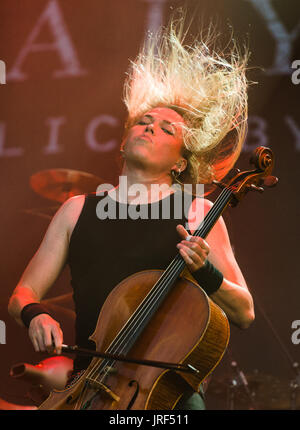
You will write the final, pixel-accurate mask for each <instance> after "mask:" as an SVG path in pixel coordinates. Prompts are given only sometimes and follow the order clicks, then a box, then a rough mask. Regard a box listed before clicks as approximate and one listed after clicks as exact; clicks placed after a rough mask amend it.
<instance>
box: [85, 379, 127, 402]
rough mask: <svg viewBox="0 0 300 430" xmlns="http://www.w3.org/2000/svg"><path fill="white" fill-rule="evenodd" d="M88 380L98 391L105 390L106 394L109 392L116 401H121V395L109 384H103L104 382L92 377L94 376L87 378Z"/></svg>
mask: <svg viewBox="0 0 300 430" xmlns="http://www.w3.org/2000/svg"><path fill="white" fill-rule="evenodd" d="M86 381H87V382H88V384H89V385H90V386H91V387H92V388H94V389H96V390H98V391H103V392H104V393H105V394H107V395H108V396H109V397H111V398H112V399H113V400H114V401H116V402H119V401H120V397H119V396H118V395H117V394H115V393H114V392H113V391H112V390H111V389H110V388H109V387H108V386H107V385H105V384H103V383H102V382H99V381H97V380H96V379H92V378H86Z"/></svg>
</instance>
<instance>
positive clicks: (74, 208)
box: [52, 195, 85, 238]
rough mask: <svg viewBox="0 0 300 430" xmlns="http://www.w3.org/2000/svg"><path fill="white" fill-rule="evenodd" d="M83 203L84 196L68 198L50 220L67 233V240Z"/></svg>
mask: <svg viewBox="0 0 300 430" xmlns="http://www.w3.org/2000/svg"><path fill="white" fill-rule="evenodd" d="M84 202H85V195H78V196H74V197H70V198H69V199H68V200H66V201H65V202H64V203H63V204H62V205H61V207H60V208H59V210H58V211H57V212H56V214H55V216H54V218H53V220H52V222H53V223H54V224H57V225H58V227H59V228H61V229H63V230H64V231H66V232H67V235H68V237H69V238H70V237H71V234H72V231H73V229H74V227H75V225H76V223H77V221H78V218H79V216H80V214H81V211H82V208H83V205H84Z"/></svg>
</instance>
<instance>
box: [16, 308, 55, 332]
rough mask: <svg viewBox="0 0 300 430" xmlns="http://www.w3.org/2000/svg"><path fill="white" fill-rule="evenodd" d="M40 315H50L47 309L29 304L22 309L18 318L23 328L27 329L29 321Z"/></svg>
mask: <svg viewBox="0 0 300 430" xmlns="http://www.w3.org/2000/svg"><path fill="white" fill-rule="evenodd" d="M40 314H48V315H50V314H49V311H48V310H47V308H46V307H45V306H44V305H41V303H29V304H28V305H26V306H24V308H23V309H22V311H21V315H20V317H21V320H22V321H23V323H24V325H25V327H27V328H28V327H29V324H30V321H31V320H32V319H33V318H34V317H36V316H37V315H40Z"/></svg>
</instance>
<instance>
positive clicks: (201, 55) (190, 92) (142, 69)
mask: <svg viewBox="0 0 300 430" xmlns="http://www.w3.org/2000/svg"><path fill="white" fill-rule="evenodd" d="M186 35H187V32H184V17H183V16H181V17H180V18H179V19H177V20H176V19H175V18H172V19H171V21H170V23H169V25H168V27H167V28H162V29H161V30H160V31H159V32H158V33H157V34H155V35H154V34H151V33H149V34H148V37H147V38H146V41H145V43H144V45H143V47H142V49H141V51H140V53H139V54H138V56H137V58H136V59H135V60H134V61H131V65H130V68H129V70H128V73H127V77H126V80H125V85H124V97H123V99H124V103H125V105H126V107H127V110H128V118H127V121H126V124H125V133H126V130H128V129H129V128H130V127H131V126H132V125H133V124H135V123H136V122H137V121H138V119H139V118H140V117H141V116H142V115H143V114H144V113H145V112H147V111H149V110H151V109H153V108H155V107H167V108H170V109H173V110H175V111H176V112H178V113H179V114H180V115H181V116H182V118H183V120H184V126H183V144H184V145H183V146H184V150H183V154H184V156H185V157H186V159H187V161H188V164H187V168H186V169H185V170H184V171H183V172H182V173H181V175H180V183H192V184H196V183H203V184H210V183H211V182H212V181H213V180H214V179H216V180H220V179H222V178H223V177H224V176H226V174H227V173H228V171H229V170H230V169H231V168H232V167H233V165H234V164H235V162H236V160H237V158H238V157H239V155H240V152H241V149H242V145H243V142H244V140H245V136H246V132H247V117H248V104H247V88H248V82H247V79H246V73H245V72H246V63H247V60H248V58H247V54H244V55H242V54H241V53H240V52H239V49H238V48H237V46H236V43H235V42H234V41H232V42H231V45H232V46H231V47H230V48H229V52H228V53H227V54H224V53H223V52H222V53H220V52H218V51H217V50H216V49H215V48H214V40H215V38H214V36H212V34H211V31H209V33H208V36H206V37H205V38H203V37H201V36H199V35H198V36H197V37H194V38H193V40H192V42H190V43H188V44H186V43H185V39H186Z"/></svg>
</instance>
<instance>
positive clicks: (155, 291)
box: [92, 189, 231, 374]
mask: <svg viewBox="0 0 300 430" xmlns="http://www.w3.org/2000/svg"><path fill="white" fill-rule="evenodd" d="M224 191H225V192H224V193H223V195H222V193H221V195H222V196H221V195H220V197H219V198H218V200H217V202H216V203H215V204H214V206H213V208H215V210H214V211H212V210H211V211H210V212H209V213H208V215H207V218H206V220H205V221H206V224H207V223H210V220H211V219H212V218H213V217H214V216H215V212H216V211H217V210H218V209H219V206H222V205H223V203H224V202H225V201H226V199H227V198H228V197H229V195H230V192H231V191H230V190H228V189H225V190H224ZM228 191H229V193H228ZM213 208H212V209H213ZM202 227H203V226H202ZM199 230H201V229H199V228H198V234H194V235H195V236H197V235H200V234H201V231H199ZM176 263H177V264H176V265H174V267H175V270H177V268H178V267H179V264H181V263H182V259H181V260H180V261H179V262H178V261H177V262H176ZM170 266H171V265H170ZM166 272H168V269H166V271H165V273H166ZM173 273H174V268H173V269H172V270H171V276H172V274H173ZM168 277H169V278H170V276H168V275H167V279H162V278H163V276H162V277H161V279H160V280H158V281H157V284H160V283H161V284H162V285H157V286H156V287H155V286H154V287H153V288H152V290H151V291H150V293H149V294H148V295H147V296H146V297H145V298H144V302H145V301H146V302H145V304H144V305H143V302H141V304H140V305H139V308H138V309H137V310H136V311H135V313H134V314H133V315H132V316H131V317H130V318H129V320H128V321H127V322H126V324H125V325H124V327H123V328H122V329H121V331H120V332H119V334H118V335H117V337H116V338H115V343H113V344H112V345H110V347H109V351H112V352H114V353H115V352H117V351H118V348H121V351H123V350H124V348H125V347H126V344H125V345H124V346H122V343H123V342H124V341H126V340H127V339H126V337H127V338H128V336H130V337H132V331H133V330H135V331H134V333H133V334H135V332H136V330H137V329H134V325H136V324H138V325H140V324H141V323H142V322H143V320H144V319H145V317H144V318H143V319H142V320H141V319H140V320H138V319H139V318H141V316H140V314H143V313H145V311H147V312H148V314H149V312H150V309H148V310H147V307H148V308H151V306H152V307H153V303H151V302H153V300H156V301H157V298H158V296H161V295H162V294H163V293H164V290H165V286H164V285H163V284H164V283H166V282H167V283H168V282H169V279H168ZM159 281H162V282H159ZM154 304H155V303H154ZM142 305H143V306H142ZM131 320H132V321H131ZM130 324H131V327H130ZM128 325H129V327H127V326H128ZM132 326H133V327H132ZM137 328H138V327H137ZM126 330H127V333H126ZM122 337H123V339H122ZM120 342H121V345H118V343H120ZM104 361H105V360H104ZM112 362H113V363H115V360H112ZM107 363H109V360H108V361H107ZM107 363H106V362H105V363H103V364H105V365H107ZM99 367H102V366H98V368H97V367H96V368H94V369H93V370H94V372H92V373H94V374H95V373H96V372H97V370H99Z"/></svg>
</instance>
